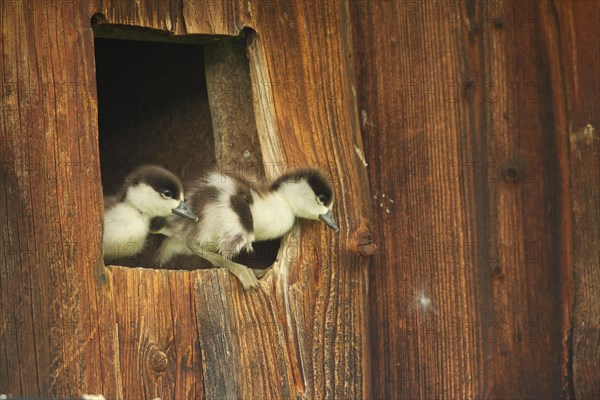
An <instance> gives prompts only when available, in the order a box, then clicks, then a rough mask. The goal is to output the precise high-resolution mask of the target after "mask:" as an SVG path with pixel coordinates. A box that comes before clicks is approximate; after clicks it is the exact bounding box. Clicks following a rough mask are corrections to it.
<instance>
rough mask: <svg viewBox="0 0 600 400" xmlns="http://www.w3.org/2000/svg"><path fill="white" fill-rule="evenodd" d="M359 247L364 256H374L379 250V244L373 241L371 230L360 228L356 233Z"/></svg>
mask: <svg viewBox="0 0 600 400" xmlns="http://www.w3.org/2000/svg"><path fill="white" fill-rule="evenodd" d="M355 241H356V243H357V246H356V247H357V249H358V252H359V253H360V254H362V255H363V256H372V255H373V254H375V253H376V252H377V245H376V244H375V243H373V236H372V235H371V232H369V231H365V230H359V231H358V232H357V234H356V239H355Z"/></svg>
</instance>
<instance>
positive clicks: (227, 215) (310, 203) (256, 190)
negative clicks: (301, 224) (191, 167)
mask: <svg viewBox="0 0 600 400" xmlns="http://www.w3.org/2000/svg"><path fill="white" fill-rule="evenodd" d="M188 186H189V188H188V201H189V206H190V208H191V209H192V211H193V212H194V213H195V214H196V215H198V216H199V219H198V221H190V220H184V219H178V218H175V217H174V216H169V217H167V218H166V221H165V223H164V226H163V227H162V228H161V230H160V233H162V234H164V235H165V236H167V238H165V239H164V240H163V242H162V244H161V246H160V248H159V250H158V252H157V262H158V263H159V264H161V265H164V264H166V263H167V262H169V261H170V260H171V259H172V258H173V257H175V256H177V255H194V254H195V255H198V256H200V257H202V258H204V259H206V260H208V261H209V262H210V263H212V264H213V265H214V266H218V267H224V268H227V269H228V270H229V271H231V272H232V273H233V274H234V275H235V276H237V278H238V279H239V280H240V282H241V283H242V285H243V287H244V289H245V290H249V289H251V288H256V287H257V286H258V280H257V279H256V276H255V275H254V273H253V272H252V271H251V270H249V268H247V267H246V266H244V265H241V264H238V263H235V262H233V261H231V259H232V258H233V257H234V256H236V255H238V254H239V253H240V252H242V251H252V243H253V242H255V241H265V240H272V239H277V238H280V237H282V236H284V235H285V234H287V233H288V232H289V231H290V230H291V229H292V227H293V226H294V223H295V222H296V219H297V218H306V219H311V220H321V221H323V222H324V223H325V224H326V225H327V226H329V227H330V228H331V229H333V230H334V231H336V232H337V231H338V230H339V227H338V225H337V223H336V221H335V218H334V217H333V213H332V211H331V208H332V207H333V202H334V191H333V187H332V185H331V184H330V183H329V181H328V180H327V179H326V178H325V176H324V175H323V174H322V173H321V172H319V171H317V170H315V169H300V170H295V171H292V172H289V173H286V174H284V175H282V176H281V177H279V178H278V179H277V180H275V181H274V182H272V183H271V184H260V183H259V184H255V183H253V182H250V181H248V180H247V179H244V178H242V177H240V176H238V175H234V174H223V173H220V172H210V173H208V174H206V175H204V176H202V177H199V178H197V179H196V180H194V181H193V183H192V184H191V185H188Z"/></svg>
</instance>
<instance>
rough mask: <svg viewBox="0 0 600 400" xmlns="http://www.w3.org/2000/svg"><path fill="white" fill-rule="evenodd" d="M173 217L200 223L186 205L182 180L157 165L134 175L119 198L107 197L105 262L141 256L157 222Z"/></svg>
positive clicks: (128, 178)
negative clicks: (154, 223) (153, 224)
mask: <svg viewBox="0 0 600 400" xmlns="http://www.w3.org/2000/svg"><path fill="white" fill-rule="evenodd" d="M172 214H176V215H177V216H179V217H176V218H180V217H185V218H187V219H189V220H192V221H196V220H198V217H197V216H196V214H194V212H193V211H192V210H190V209H189V208H188V206H187V204H186V203H185V201H184V197H183V186H182V184H181V180H180V179H179V178H178V177H177V176H176V175H175V174H173V173H171V172H169V171H167V170H166V169H164V168H162V167H159V166H156V165H145V166H141V167H139V168H137V169H136V170H134V171H133V172H131V173H130V174H129V175H128V176H127V178H125V182H124V183H123V185H122V187H121V190H120V192H119V193H118V194H117V195H115V196H105V197H104V234H103V240H102V241H103V249H104V261H105V262H110V261H114V260H116V259H118V258H122V257H129V256H133V255H136V254H138V253H139V252H141V251H142V249H143V248H144V244H145V242H146V237H147V236H148V233H150V224H151V221H152V220H153V218H156V217H166V216H167V215H172Z"/></svg>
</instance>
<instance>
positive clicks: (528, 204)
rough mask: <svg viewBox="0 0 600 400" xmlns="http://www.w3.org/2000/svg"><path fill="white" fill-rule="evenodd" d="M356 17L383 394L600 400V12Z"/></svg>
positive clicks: (375, 346) (546, 7) (525, 9)
mask: <svg viewBox="0 0 600 400" xmlns="http://www.w3.org/2000/svg"><path fill="white" fill-rule="evenodd" d="M349 4H350V9H351V20H352V34H353V44H354V52H355V58H354V60H355V65H356V77H357V83H356V85H357V93H358V109H359V113H360V116H361V129H362V133H363V138H364V143H365V151H366V160H367V163H368V164H369V167H368V171H369V179H370V182H371V195H372V200H373V203H374V204H373V207H374V210H375V217H374V221H375V222H374V226H375V227H376V228H375V241H376V242H377V243H380V244H381V245H382V247H383V248H385V249H387V251H383V252H379V253H378V254H377V255H376V259H375V261H374V263H373V265H372V266H371V268H370V271H369V292H370V298H369V301H370V308H369V312H370V316H369V320H370V334H371V346H372V351H373V353H372V362H373V369H372V377H373V382H372V383H373V391H372V395H373V397H374V398H558V397H565V398H567V397H576V398H595V397H598V395H599V393H600V391H599V390H600V389H599V387H598V382H600V376H599V373H598V367H599V366H600V357H598V348H599V347H598V332H600V331H599V329H598V328H599V327H600V325H599V324H598V317H597V315H598V313H597V306H598V299H599V296H598V293H599V292H598V291H597V290H594V289H592V287H597V282H598V274H599V272H600V264H599V260H598V254H599V247H598V243H599V242H598V234H599V232H600V231H599V225H598V221H599V220H598V209H599V207H600V197H599V196H598V183H600V182H599V175H598V171H599V169H598V167H599V166H598V141H597V137H598V136H597V132H596V130H595V129H596V128H597V126H598V123H599V120H598V118H599V115H598V110H599V108H598V93H600V91H599V90H598V89H599V86H598V85H599V80H598V79H599V78H598V77H599V76H600V75H599V74H598V71H600V69H599V68H598V67H599V66H598V62H599V60H600V46H599V45H598V43H599V42H598V33H599V28H598V24H597V21H598V17H599V10H600V2H597V1H575V2H567V1H523V2H516V1H473V2H403V1H390V2H352V1H351V2H349Z"/></svg>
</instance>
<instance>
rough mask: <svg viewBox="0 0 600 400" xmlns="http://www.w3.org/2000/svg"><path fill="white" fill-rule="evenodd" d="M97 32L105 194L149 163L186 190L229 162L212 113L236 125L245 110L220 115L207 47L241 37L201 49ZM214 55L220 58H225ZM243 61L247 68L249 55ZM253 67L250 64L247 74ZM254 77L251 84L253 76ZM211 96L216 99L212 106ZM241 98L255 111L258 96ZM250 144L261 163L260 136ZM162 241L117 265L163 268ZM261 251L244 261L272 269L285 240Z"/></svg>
mask: <svg viewBox="0 0 600 400" xmlns="http://www.w3.org/2000/svg"><path fill="white" fill-rule="evenodd" d="M120 29H121V30H122V27H120ZM95 32H96V38H95V41H94V44H95V57H96V82H97V91H98V125H99V142H100V143H99V144H100V162H101V173H102V186H103V191H104V194H105V195H110V194H114V193H116V192H117V191H118V190H119V187H120V185H121V184H122V182H123V180H124V178H125V177H126V176H127V174H128V173H129V172H130V171H131V170H132V169H134V168H135V167H137V166H139V165H141V164H146V163H152V164H159V165H162V166H164V167H165V168H167V169H169V170H171V171H172V172H174V173H176V174H178V175H179V176H180V177H181V178H182V181H183V182H184V186H185V182H186V181H187V180H189V179H191V178H193V177H195V176H197V175H199V174H202V173H203V172H206V171H207V170H208V169H209V168H212V167H214V166H215V165H216V164H217V163H221V159H222V154H220V153H219V152H217V151H215V148H216V147H215V134H214V132H213V129H214V128H213V117H212V115H211V107H212V111H213V113H217V114H218V116H217V117H216V118H217V121H218V120H219V118H220V119H223V115H226V116H227V118H228V119H235V118H236V115H237V114H238V111H239V110H224V109H219V107H220V105H221V104H222V102H221V101H220V100H218V97H219V95H218V93H217V94H215V93H214V92H215V91H214V90H213V92H212V94H210V95H209V90H208V89H207V79H206V65H205V58H206V57H205V51H206V47H207V46H211V45H214V44H207V43H218V42H220V41H223V40H239V38H234V39H223V38H222V37H217V38H212V40H211V38H208V39H207V38H206V37H203V38H202V39H201V40H197V43H194V40H191V39H188V40H185V41H184V40H181V39H178V40H173V41H172V42H169V40H166V39H165V38H164V34H163V35H160V36H157V38H158V39H159V41H151V40H149V37H150V38H151V36H152V35H151V32H150V33H148V31H147V30H144V39H143V40H123V39H116V38H115V36H119V32H120V30H119V29H115V30H111V29H109V27H108V26H106V25H103V26H102V35H101V36H103V37H98V36H99V35H98V33H97V30H96V29H95ZM107 32H108V33H110V34H107ZM127 32H128V35H124V36H126V37H128V38H130V37H132V36H133V37H135V35H131V32H135V29H134V28H132V27H128V28H127ZM108 37H110V38H108ZM180 38H181V37H180ZM158 39H157V40H158ZM242 50H243V48H242ZM208 54H209V57H210V58H211V59H213V58H214V57H215V54H216V55H217V57H218V54H219V53H218V52H209V53H208ZM240 59H244V60H245V62H246V63H247V59H245V56H244V57H241V58H240ZM217 61H218V60H217ZM211 65H213V64H211ZM247 69H248V67H247V65H246V66H245V70H247ZM221 70H222V72H220V71H221ZM228 70H230V68H221V69H216V71H217V72H212V71H215V69H214V68H213V69H212V70H211V73H212V74H213V75H211V79H217V80H219V79H220V77H218V76H217V77H215V76H214V74H215V73H216V74H219V73H223V74H227V71H228ZM222 78H223V82H227V79H228V78H227V76H223V77H222ZM247 79H248V80H249V76H248V78H247ZM248 86H249V85H248ZM216 88H217V90H218V87H216ZM211 96H213V97H215V99H216V100H215V99H213V100H211ZM239 98H240V99H245V100H246V101H247V104H246V105H242V107H252V100H251V95H248V96H239ZM211 101H212V102H211ZM238 107H239V106H238ZM240 114H242V113H240ZM241 122H243V123H247V121H241ZM225 139H226V140H225ZM225 139H224V138H223V137H221V136H217V141H218V142H219V143H221V142H225V141H232V142H234V143H235V138H231V137H229V138H225ZM246 141H247V142H248V140H246ZM249 142H251V143H249V144H245V146H246V147H249V146H253V147H254V148H251V150H252V152H249V151H248V150H247V149H246V150H244V154H245V155H247V154H249V153H251V154H256V153H257V152H258V154H259V157H260V147H259V146H258V138H257V137H256V138H253V139H252V140H250V141H249ZM184 190H185V188H184ZM161 240H162V236H160V235H150V237H149V240H148V242H147V244H146V247H145V249H144V251H143V253H141V254H139V255H137V256H135V257H130V258H124V259H121V260H119V261H118V262H117V264H118V265H123V266H132V267H151V268H157V267H158V266H157V265H156V263H155V262H154V253H155V251H156V249H157V248H158V246H159V244H160V241H161ZM254 248H255V253H254V254H251V255H242V256H240V258H239V259H238V261H239V262H241V263H243V264H246V265H248V266H252V267H259V268H265V267H267V266H270V265H272V264H273V262H274V261H275V259H276V255H277V252H278V250H279V241H274V242H267V243H256V244H255V245H254ZM209 266H210V265H209V264H208V263H207V262H206V261H205V260H203V259H201V258H199V257H179V258H178V259H175V260H173V261H172V262H171V263H169V265H168V266H167V268H169V269H197V268H206V267H209Z"/></svg>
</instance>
